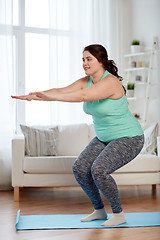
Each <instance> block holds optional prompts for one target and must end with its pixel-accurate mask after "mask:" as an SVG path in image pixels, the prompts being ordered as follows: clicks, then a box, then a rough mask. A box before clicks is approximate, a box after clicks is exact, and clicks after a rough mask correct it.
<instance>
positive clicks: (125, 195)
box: [0, 185, 160, 240]
mask: <svg viewBox="0 0 160 240" xmlns="http://www.w3.org/2000/svg"><path fill="white" fill-rule="evenodd" d="M119 191H120V197H121V202H122V206H123V210H124V212H126V213H127V212H159V211H160V185H157V189H156V192H152V187H151V185H146V186H120V187H119ZM102 198H103V197H102ZM103 200H104V203H105V207H106V210H107V212H108V213H111V209H110V206H109V204H108V203H107V201H106V200H105V199H104V198H103ZM19 209H20V210H21V215H27V214H40V215H43V214H72V213H73V214H83V213H84V214H87V213H88V214H89V213H91V212H92V211H93V208H92V205H91V203H90V202H89V200H88V198H87V197H86V196H85V194H84V193H83V191H82V190H81V189H80V188H79V187H65V188H62V187H61V188H25V189H22V191H21V192H20V201H19V202H14V201H13V191H6V192H5V191H3V192H0V239H3V240H24V239H25V240H27V239H37V240H50V239H56V240H73V239H74V240H103V239H107V240H122V239H123V240H128V239H129V240H135V239H136V240H143V239H145V240H158V239H160V227H139V228H106V229H66V230H27V231H16V229H15V221H16V215H17V211H18V210H19Z"/></svg>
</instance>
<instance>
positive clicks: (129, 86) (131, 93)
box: [127, 82, 135, 97]
mask: <svg viewBox="0 0 160 240" xmlns="http://www.w3.org/2000/svg"><path fill="white" fill-rule="evenodd" d="M134 88H135V84H134V83H130V82H129V83H128V84H127V97H133V96H134Z"/></svg>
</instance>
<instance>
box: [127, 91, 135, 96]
mask: <svg viewBox="0 0 160 240" xmlns="http://www.w3.org/2000/svg"><path fill="white" fill-rule="evenodd" d="M127 97H129V98H131V97H134V89H128V90H127Z"/></svg>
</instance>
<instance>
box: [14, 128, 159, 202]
mask: <svg viewBox="0 0 160 240" xmlns="http://www.w3.org/2000/svg"><path fill="white" fill-rule="evenodd" d="M94 136H95V133H94V130H93V126H92V125H87V124H79V125H66V126H59V127H58V136H57V140H56V143H57V144H56V152H57V154H56V156H39V157H37V156H34V157H32V156H26V155H25V138H24V136H16V137H15V138H14V139H13V140H12V186H13V187H14V199H15V201H19V188H20V187H49V186H50V187H54V186H77V185H78V184H77V182H76V180H75V178H74V175H73V173H72V164H73V162H74V160H75V159H76V158H77V156H78V155H79V153H80V152H81V151H82V150H83V149H84V148H85V146H86V145H87V144H88V143H89V141H90V140H91V139H92V138H93V137H94ZM157 150H158V154H157V155H152V154H139V155H138V156H137V157H136V158H135V159H134V160H133V161H131V162H130V163H129V164H127V165H126V166H124V167H122V168H121V169H119V170H117V171H116V172H114V173H113V174H112V176H113V177H114V179H115V180H116V182H117V184H118V185H140V184H151V185H152V189H154V190H155V188H156V184H160V137H157Z"/></svg>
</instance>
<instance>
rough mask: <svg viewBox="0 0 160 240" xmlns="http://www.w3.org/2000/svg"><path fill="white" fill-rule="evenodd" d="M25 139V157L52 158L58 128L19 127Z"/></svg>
mask: <svg viewBox="0 0 160 240" xmlns="http://www.w3.org/2000/svg"><path fill="white" fill-rule="evenodd" d="M20 127H21V131H22V133H23V135H24V137H25V155H28V156H54V155H56V140H57V135H58V127H52V128H49V127H43V128H42V127H33V126H32V127H31V126H25V125H20Z"/></svg>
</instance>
